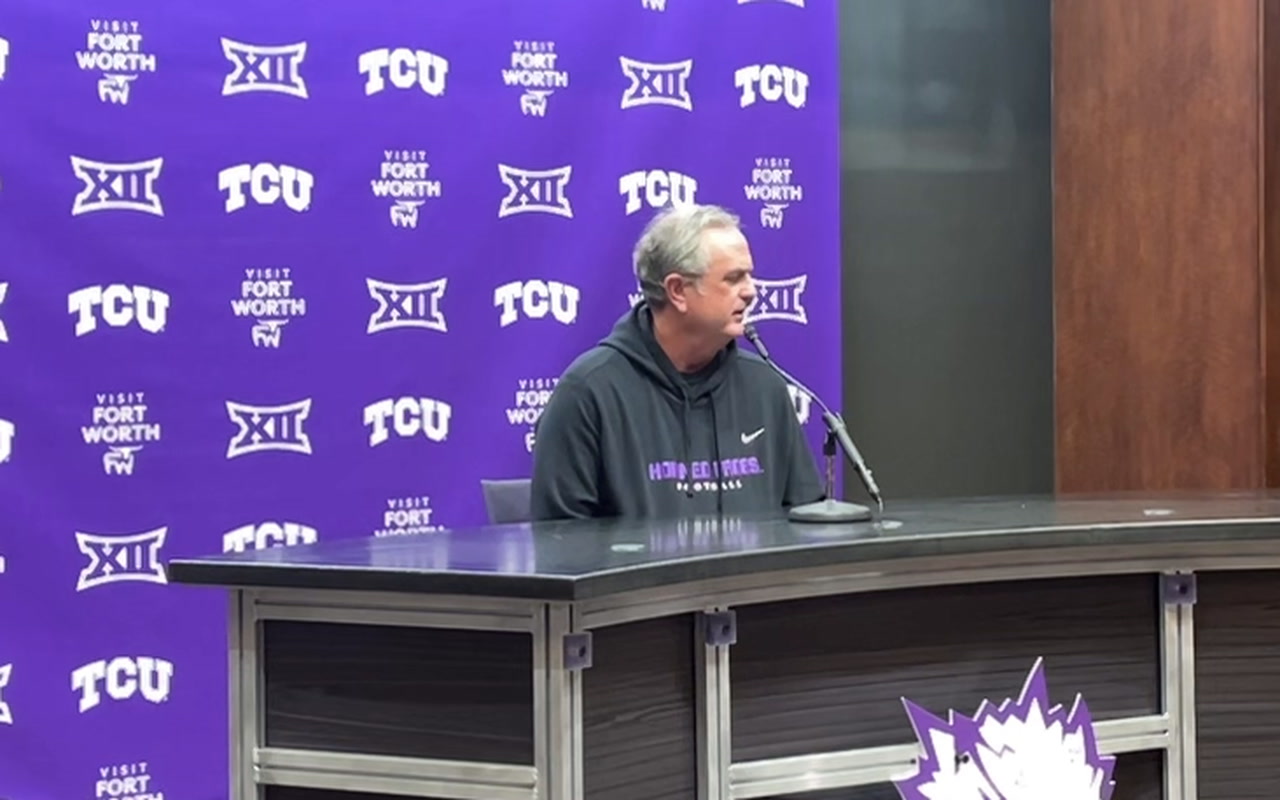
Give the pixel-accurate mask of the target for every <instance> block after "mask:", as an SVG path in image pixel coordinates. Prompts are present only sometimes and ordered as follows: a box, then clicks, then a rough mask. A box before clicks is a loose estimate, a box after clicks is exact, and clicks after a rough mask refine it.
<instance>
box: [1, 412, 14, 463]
mask: <svg viewBox="0 0 1280 800" xmlns="http://www.w3.org/2000/svg"><path fill="white" fill-rule="evenodd" d="M16 432H17V428H15V427H14V424H13V423H12V422H10V421H9V420H7V419H0V464H3V463H4V462H6V461H8V460H9V456H11V455H13V436H14V434H15V433H16Z"/></svg>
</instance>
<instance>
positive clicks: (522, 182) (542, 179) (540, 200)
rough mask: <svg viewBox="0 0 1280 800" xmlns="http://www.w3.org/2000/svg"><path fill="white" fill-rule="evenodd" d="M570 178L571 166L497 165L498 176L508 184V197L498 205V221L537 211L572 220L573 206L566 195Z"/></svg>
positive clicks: (571, 173)
mask: <svg viewBox="0 0 1280 800" xmlns="http://www.w3.org/2000/svg"><path fill="white" fill-rule="evenodd" d="M572 175H573V167H572V166H566V167H556V168H555V169H543V170H532V169H520V168H519V167H511V166H508V165H506V164H499V165H498V176H499V177H500V178H502V182H503V183H505V184H506V185H507V196H506V197H504V198H502V203H501V204H499V206H498V218H499V219H501V218H503V217H509V216H512V215H513V214H527V213H532V212H538V213H542V214H554V215H556V216H558V217H568V218H569V219H573V206H572V205H570V204H569V198H568V197H567V196H565V187H567V186H568V185H569V178H570V176H572Z"/></svg>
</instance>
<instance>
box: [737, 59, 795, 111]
mask: <svg viewBox="0 0 1280 800" xmlns="http://www.w3.org/2000/svg"><path fill="white" fill-rule="evenodd" d="M733 85H734V86H737V87H738V88H739V89H741V90H742V94H741V96H739V98H738V105H739V106H741V107H742V108H746V107H747V106H749V105H754V104H755V102H756V97H757V94H758V96H759V98H760V99H761V100H764V101H765V102H766V103H776V102H778V101H779V100H781V99H783V98H784V97H785V98H786V101H787V105H789V106H791V107H792V108H804V104H805V100H807V99H808V97H809V76H808V75H807V74H806V73H804V72H801V71H800V70H798V69H796V68H794V67H780V66H778V65H777V64H752V65H751V66H749V67H743V68H742V69H739V70H738V71H737V72H735V73H733Z"/></svg>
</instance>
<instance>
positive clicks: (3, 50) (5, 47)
mask: <svg viewBox="0 0 1280 800" xmlns="http://www.w3.org/2000/svg"><path fill="white" fill-rule="evenodd" d="M8 66H9V40H8V39H6V38H4V37H3V36H0V81H2V80H4V73H5V69H6V68H7V67H8Z"/></svg>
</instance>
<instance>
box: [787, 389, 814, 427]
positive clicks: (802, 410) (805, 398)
mask: <svg viewBox="0 0 1280 800" xmlns="http://www.w3.org/2000/svg"><path fill="white" fill-rule="evenodd" d="M787 393H788V394H790V395H791V407H792V408H794V409H795V411H796V421H797V422H799V423H800V424H801V425H805V424H807V423H808V422H809V406H810V405H812V403H813V398H811V397H810V396H809V395H807V394H805V393H804V392H802V391H800V387H798V386H796V385H795V384H793V383H788V384H787Z"/></svg>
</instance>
